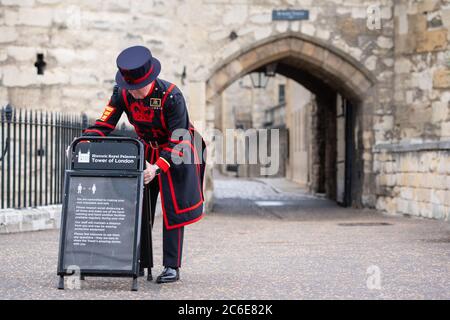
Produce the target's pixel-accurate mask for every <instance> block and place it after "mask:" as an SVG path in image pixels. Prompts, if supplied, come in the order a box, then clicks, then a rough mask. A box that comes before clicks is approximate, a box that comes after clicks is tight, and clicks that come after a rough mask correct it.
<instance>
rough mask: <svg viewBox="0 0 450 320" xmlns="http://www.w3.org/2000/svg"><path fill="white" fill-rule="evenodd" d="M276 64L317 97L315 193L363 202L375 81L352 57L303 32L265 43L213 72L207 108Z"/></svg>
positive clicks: (346, 202) (347, 203) (367, 179)
mask: <svg viewBox="0 0 450 320" xmlns="http://www.w3.org/2000/svg"><path fill="white" fill-rule="evenodd" d="M274 63H276V73H277V74H281V75H283V76H285V77H287V78H290V79H292V80H294V81H296V82H297V83H299V84H301V85H302V86H303V87H304V88H306V89H307V90H309V91H310V92H311V93H313V94H314V96H315V99H316V105H317V125H316V127H315V129H314V130H315V132H314V133H313V134H314V135H315V136H316V137H315V140H314V144H315V145H316V148H315V150H316V157H317V166H316V168H315V174H314V176H313V178H312V180H313V181H311V191H313V192H316V193H324V194H326V195H327V197H329V198H331V199H334V200H336V201H337V202H338V203H340V204H342V205H345V206H350V205H353V206H360V205H361V204H364V202H365V200H364V193H367V194H369V193H370V192H368V190H367V189H368V187H367V186H368V185H370V184H371V182H370V179H372V177H371V173H370V169H369V168H370V163H368V161H370V159H366V158H367V157H364V156H363V155H364V154H365V153H364V150H366V151H367V150H368V149H370V148H371V146H367V145H363V143H362V135H363V133H364V132H367V131H368V130H371V127H372V125H371V124H372V120H371V114H372V109H373V107H372V104H373V101H376V100H374V99H373V92H375V90H374V85H375V83H376V81H375V77H374V76H372V75H371V74H370V72H369V71H368V70H366V69H365V68H364V66H362V65H361V64H360V63H359V62H358V61H356V60H355V59H354V58H352V57H351V56H350V55H349V54H347V53H345V52H343V51H341V50H339V49H336V48H334V47H330V45H328V44H327V43H325V42H323V41H321V40H318V39H315V38H311V37H308V36H305V35H302V34H298V33H291V32H289V33H285V34H280V35H277V36H273V37H270V38H267V39H264V40H262V41H259V42H257V43H254V44H253V45H251V46H249V47H248V48H245V49H243V50H240V51H239V52H237V53H235V54H234V55H232V56H230V57H229V58H228V59H226V60H225V61H222V62H221V63H220V64H218V65H217V66H216V67H215V68H214V69H213V71H212V73H211V76H210V77H209V79H208V81H207V83H206V100H207V108H217V103H216V101H217V97H219V96H220V95H221V94H222V92H223V91H224V90H225V89H226V88H228V87H229V86H230V85H231V84H232V83H233V82H235V81H236V80H238V79H240V78H241V77H243V76H245V75H247V74H250V73H252V72H259V71H261V70H264V69H265V68H266V66H267V65H269V64H274ZM219 111H220V110H219ZM209 112H214V111H213V110H209ZM215 112H216V113H217V112H218V109H216V110H215ZM216 116H217V115H216ZM290 134H291V133H290ZM364 161H365V162H364ZM365 189H366V190H365Z"/></svg>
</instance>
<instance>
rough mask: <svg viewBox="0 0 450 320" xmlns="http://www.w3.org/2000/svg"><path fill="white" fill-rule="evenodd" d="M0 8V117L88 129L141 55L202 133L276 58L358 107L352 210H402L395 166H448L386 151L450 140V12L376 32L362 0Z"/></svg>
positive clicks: (404, 11)
mask: <svg viewBox="0 0 450 320" xmlns="http://www.w3.org/2000/svg"><path fill="white" fill-rule="evenodd" d="M0 3H1V7H0V103H1V104H4V103H5V102H7V101H9V102H11V103H12V104H13V105H15V106H18V107H27V108H41V109H48V110H64V111H67V110H70V111H72V112H86V113H87V114H88V115H89V116H90V117H97V116H98V115H99V114H100V112H101V111H102V109H103V106H104V105H105V103H106V102H107V100H108V98H109V95H110V93H111V89H112V86H113V84H114V74H115V72H116V68H115V58H116V55H117V53H118V52H119V51H120V50H121V49H123V48H125V47H127V46H130V45H135V44H143V45H146V46H149V47H150V48H151V49H152V51H153V53H154V55H155V56H156V57H158V58H159V59H160V60H161V62H162V66H163V70H162V74H161V77H162V78H164V79H167V80H169V81H172V82H175V83H176V84H178V85H179V86H180V87H181V89H182V90H183V92H184V93H185V95H186V97H187V98H188V105H189V111H190V115H191V120H193V121H194V122H196V124H197V125H198V126H199V127H201V131H203V130H204V129H207V128H212V127H214V126H215V119H217V118H218V117H220V116H221V114H219V113H218V111H220V108H221V105H220V103H221V102H220V101H219V100H218V99H217V97H216V96H217V95H220V93H221V92H222V91H223V90H224V89H225V88H226V87H227V86H228V85H229V84H231V83H233V82H234V81H236V80H237V79H239V78H240V77H241V76H242V75H243V74H245V73H246V72H248V71H249V70H251V69H252V68H257V67H260V66H263V65H264V64H267V63H270V62H272V60H276V59H285V63H287V64H289V67H290V68H291V69H292V70H297V71H298V70H301V68H306V69H303V71H302V72H303V73H302V72H297V73H294V74H291V76H296V77H298V78H299V79H300V80H301V79H303V78H302V77H301V76H307V75H308V74H310V75H311V74H313V75H315V76H318V77H319V78H321V79H323V80H324V81H325V82H326V83H327V84H328V85H330V86H332V87H333V89H334V90H336V92H338V93H340V94H341V95H342V96H344V97H345V98H348V99H350V100H352V102H354V103H355V107H356V111H355V114H356V115H357V119H356V122H355V145H356V147H357V149H356V153H355V157H356V158H357V159H356V161H355V163H357V164H358V166H357V168H356V169H355V170H356V171H355V172H354V177H357V178H358V179H359V180H358V181H356V184H357V185H358V190H356V191H357V192H355V197H356V198H358V201H359V202H360V203H361V204H362V205H364V206H366V207H374V206H376V207H377V208H379V209H382V210H388V208H389V211H390V212H393V210H392V208H393V207H395V208H398V206H399V203H397V199H398V200H400V199H404V198H400V193H399V192H400V191H398V190H397V189H398V188H400V186H398V185H396V183H397V180H395V179H397V178H398V177H397V175H401V174H403V173H402V172H401V171H399V172H397V171H396V170H397V168H400V167H401V165H400V163H401V162H402V161H403V160H401V159H403V158H404V157H406V158H408V157H417V158H422V157H431V158H432V157H437V156H438V155H439V157H442V158H444V159H448V148H447V149H446V148H443V149H442V147H439V148H437V149H432V150H430V149H429V148H428V147H426V148H421V149H420V148H419V149H420V151H418V150H417V149H414V148H413V150H412V151H408V152H406V153H405V152H402V153H396V151H395V150H396V149H395V148H396V146H397V145H400V148H401V146H404V145H409V144H417V143H418V144H424V143H427V142H446V141H448V140H449V139H450V118H449V117H450V112H449V104H448V103H449V100H450V92H449V89H450V80H449V54H448V52H449V49H450V48H449V43H448V41H449V39H450V38H449V37H450V32H449V23H450V17H449V15H450V13H449V12H450V11H449V10H450V3H449V1H448V0H423V1H415V0H398V1H393V0H380V1H377V2H376V3H375V4H376V5H378V7H377V10H379V11H378V14H379V18H380V20H379V22H380V23H379V27H375V28H369V24H368V23H369V22H370V17H369V14H368V8H369V7H370V6H371V5H374V1H372V0H352V1H342V0H315V1H312V0H297V1H293V0H280V1H273V0H258V1H255V0H240V1H235V0H189V1H182V0H167V1H161V0H133V1H131V0H120V1H119V0H102V1H90V0H68V1H62V0H0ZM286 8H295V9H306V10H309V19H308V20H304V21H291V22H289V21H272V10H273V9H286ZM38 53H42V54H44V60H45V62H46V64H47V65H46V69H45V72H44V75H37V72H36V68H35V66H34V64H35V62H36V58H37V57H36V55H37V54H38ZM287 53H289V54H290V56H288V55H287ZM184 67H186V69H185V70H186V73H185V77H184V76H183V74H184V73H183V70H184ZM299 75H300V76H299ZM316 89H317V88H316ZM317 93H319V94H320V93H321V91H320V89H319V90H317V92H314V94H316V95H317ZM211 150H213V147H212V146H211ZM408 154H410V155H409V156H408ZM385 159H390V160H385ZM445 163H447V162H445ZM389 170H393V172H388V171H389ZM398 170H400V169H398ZM417 170H419V169H417ZM412 173H413V172H410V173H408V174H412ZM416 173H417V174H419V173H420V171H416ZM429 174H430V176H429V177H428V178H429V179H436V180H439V179H441V177H440V176H442V175H443V174H438V173H436V172H434V171H429ZM446 175H448V174H446ZM391 176H395V178H392V177H391ZM208 177H209V178H208V180H207V185H208V186H209V187H208V188H212V181H211V178H210V175H209V176H208ZM387 177H389V178H387ZM433 177H435V178H433ZM386 182H387V183H388V184H389V185H386ZM447 185H448V184H447ZM404 187H405V188H411V189H413V188H416V185H415V184H411V185H409V186H408V185H405V186H404ZM396 188H397V189H396ZM209 191H211V190H209ZM436 191H442V189H436ZM208 194H211V192H209V193H208ZM421 199H423V198H421ZM432 200H433V198H432V196H431V195H430V197H429V201H428V203H434V202H432ZM408 201H415V200H414V199H408ZM419 202H421V201H419ZM422 202H423V201H422ZM402 208H404V207H402ZM396 210H397V209H396ZM398 210H400V209H398ZM402 210H403V209H402ZM411 212H412V211H411ZM414 212H416V211H414ZM411 214H413V213H411ZM436 217H438V216H436ZM439 217H440V216H439Z"/></svg>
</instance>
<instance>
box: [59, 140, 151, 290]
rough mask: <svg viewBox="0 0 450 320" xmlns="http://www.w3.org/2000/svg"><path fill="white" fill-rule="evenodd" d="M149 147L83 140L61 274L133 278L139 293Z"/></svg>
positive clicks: (64, 218)
mask: <svg viewBox="0 0 450 320" xmlns="http://www.w3.org/2000/svg"><path fill="white" fill-rule="evenodd" d="M144 163H145V160H144V147H143V145H142V143H141V142H140V141H138V140H136V139H133V138H124V137H122V138H121V137H81V138H78V139H76V140H74V142H73V143H72V144H71V146H70V153H69V166H68V170H66V172H65V182H64V197H63V207H62V215H61V230H60V243H59V258H58V272H57V274H58V275H59V284H58V288H59V289H64V276H69V275H72V273H73V272H74V271H77V272H79V276H80V277H81V279H83V278H84V277H85V276H109V277H131V278H133V281H132V290H133V291H136V290H137V278H138V275H139V256H140V237H141V234H140V232H141V212H142V205H143V203H142V202H143V187H144V183H143V181H144V180H143V170H144Z"/></svg>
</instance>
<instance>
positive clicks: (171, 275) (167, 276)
mask: <svg viewBox="0 0 450 320" xmlns="http://www.w3.org/2000/svg"><path fill="white" fill-rule="evenodd" d="M178 280H180V271H179V270H178V268H176V269H174V268H171V267H165V268H164V271H163V272H162V273H161V274H160V275H159V276H158V278H156V283H169V282H175V281H178Z"/></svg>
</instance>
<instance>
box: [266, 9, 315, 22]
mask: <svg viewBox="0 0 450 320" xmlns="http://www.w3.org/2000/svg"><path fill="white" fill-rule="evenodd" d="M308 19H309V10H289V9H288V10H273V11H272V20H273V21H277V20H289V21H293V20H308Z"/></svg>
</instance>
